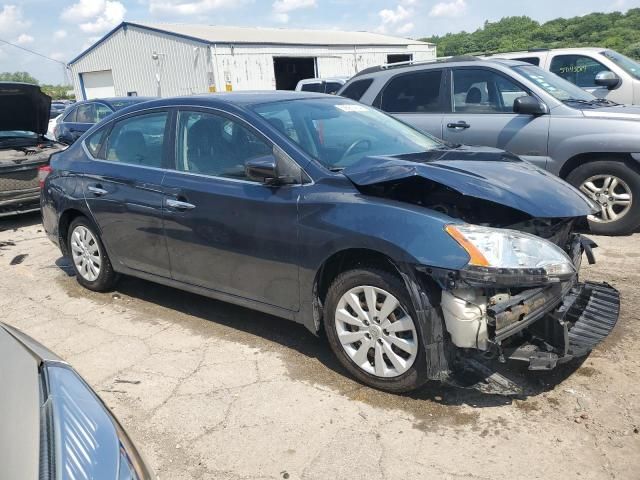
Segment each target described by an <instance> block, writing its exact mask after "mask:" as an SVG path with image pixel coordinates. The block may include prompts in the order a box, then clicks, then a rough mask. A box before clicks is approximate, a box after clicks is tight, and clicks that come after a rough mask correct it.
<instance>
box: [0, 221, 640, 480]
mask: <svg viewBox="0 0 640 480" xmlns="http://www.w3.org/2000/svg"><path fill="white" fill-rule="evenodd" d="M39 222H40V219H39V217H38V216H37V215H35V216H34V215H31V216H27V217H22V218H20V219H4V220H0V311H1V312H2V313H1V314H0V318H2V320H3V321H4V322H6V323H9V324H11V325H13V326H16V327H18V328H20V329H22V330H23V331H25V332H26V333H28V334H29V335H31V336H33V337H34V338H36V339H37V340H39V341H41V342H42V343H44V344H45V345H47V346H48V347H49V348H51V349H52V350H53V351H55V352H56V353H58V354H59V355H60V356H62V357H63V358H65V359H66V360H67V361H69V362H70V363H71V364H72V365H73V366H74V367H75V368H76V369H77V370H78V371H79V372H80V374H81V375H83V376H84V378H85V379H86V380H87V381H88V382H89V383H90V384H91V385H92V386H93V387H94V388H95V390H96V391H97V392H98V393H99V394H100V396H101V397H102V398H103V399H104V400H105V401H106V403H107V404H108V405H109V406H110V407H111V408H112V410H113V411H114V413H115V414H116V415H117V416H118V418H119V419H120V420H121V421H122V423H123V424H124V426H125V428H126V429H127V430H128V431H129V433H130V434H131V435H132V437H133V438H134V439H135V441H136V443H137V444H138V446H139V447H140V449H141V450H142V452H143V454H144V455H145V457H146V458H147V460H148V461H149V463H150V465H151V467H152V468H153V469H154V470H155V472H156V473H157V475H158V477H159V478H162V479H172V480H173V479H176V480H178V479H190V478H197V479H201V478H202V479H214V478H215V479H244V478H251V479H254V478H270V479H271V478H273V479H278V478H285V479H286V478H289V479H299V478H308V479H312V478H313V479H342V478H349V479H360V478H366V479H367V480H375V479H392V478H394V479H395V478H403V479H410V478H438V479H497V478H512V479H517V478H527V479H531V478H544V479H548V480H551V479H563V480H566V479H573V478H580V479H605V478H615V479H637V478H639V475H640V474H639V473H638V472H640V433H638V429H639V428H640V386H639V385H638V380H639V378H640V377H639V374H640V335H639V334H638V330H639V328H640V313H639V310H638V306H640V242H639V240H640V234H635V235H634V236H632V237H622V238H596V237H593V238H594V240H596V242H597V243H599V244H600V246H601V247H600V248H599V249H597V250H596V254H597V258H598V264H596V265H595V266H587V267H585V268H584V275H585V276H586V277H588V278H590V279H593V280H606V281H608V282H610V283H611V284H612V285H614V286H615V287H617V288H618V289H619V290H620V291H621V293H622V302H623V305H622V315H621V318H620V321H619V323H618V325H617V327H616V329H615V330H614V332H613V334H612V335H611V336H610V337H609V338H608V339H607V341H606V342H605V343H604V344H603V345H601V346H600V347H599V348H598V349H597V350H595V351H594V352H593V353H592V354H591V355H590V356H589V357H588V358H587V359H586V360H585V361H584V362H582V363H573V364H570V365H568V366H565V367H564V368H562V369H561V370H557V371H556V372H554V373H553V374H542V375H535V376H534V377H533V379H532V382H534V383H535V385H537V387H538V388H537V393H536V394H535V395H532V396H530V397H528V398H527V399H526V400H511V399H508V398H502V397H494V396H487V395H481V394H478V393H474V392H469V391H465V390H459V389H454V388H447V387H442V386H439V385H436V384H434V385H428V386H427V387H426V388H424V389H422V390H421V391H419V392H418V393H416V394H413V395H411V396H397V395H390V394H385V393H381V392H378V391H374V390H372V389H369V388H367V387H363V386H361V385H359V384H357V383H355V382H354V381H352V380H350V379H349V378H348V377H346V376H345V372H344V371H343V370H342V369H341V368H340V366H339V365H338V364H337V362H336V361H334V359H333V358H332V356H331V354H330V351H329V347H328V345H326V344H325V341H324V340H323V339H318V338H315V337H314V336H312V335H311V334H310V333H308V332H307V331H306V330H305V329H304V328H303V327H302V326H298V325H296V324H293V323H289V322H286V321H284V320H280V319H277V318H274V317H270V316H267V315H264V314H261V313H256V312H253V311H250V310H246V309H243V308H239V307H235V306H231V305H227V304H224V303H221V302H216V301H213V300H209V299H206V298H202V297H198V296H196V295H192V294H188V293H184V292H180V291H178V290H173V289H169V288H165V287H162V286H158V285H155V284H152V283H149V282H145V281H142V280H136V279H132V278H125V279H124V280H123V281H122V282H121V283H120V284H119V287H118V290H117V291H115V292H113V293H109V294H96V293H92V292H89V291H87V290H84V289H82V288H81V287H80V286H79V285H78V284H77V283H76V281H75V279H74V278H73V276H72V274H71V270H70V268H69V267H68V264H67V263H66V262H65V260H64V259H63V258H61V256H60V252H59V251H58V250H57V249H56V248H55V247H54V246H53V245H52V244H51V243H50V242H49V240H48V239H47V238H46V236H45V234H44V232H43V230H42V227H41V225H40V223H39ZM585 263H586V262H585Z"/></svg>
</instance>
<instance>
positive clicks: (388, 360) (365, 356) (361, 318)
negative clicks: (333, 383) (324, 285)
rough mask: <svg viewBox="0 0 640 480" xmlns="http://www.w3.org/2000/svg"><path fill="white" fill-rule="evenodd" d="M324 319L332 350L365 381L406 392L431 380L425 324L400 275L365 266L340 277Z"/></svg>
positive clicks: (326, 303)
mask: <svg viewBox="0 0 640 480" xmlns="http://www.w3.org/2000/svg"><path fill="white" fill-rule="evenodd" d="M355 299H359V300H360V301H359V302H358V301H357V300H355ZM354 303H355V308H352V307H351V305H353V304H354ZM371 304H374V305H375V307H374V308H373V309H371V307H369V305H371ZM395 305H397V306H395ZM394 306H395V308H394ZM391 309H393V310H391ZM344 320H346V321H344ZM323 321H324V327H325V331H326V334H327V339H328V340H329V344H330V345H331V349H332V350H333V352H334V354H335V355H336V357H337V358H338V360H339V361H340V363H341V364H342V365H343V366H344V367H345V368H346V369H347V370H348V371H349V373H351V375H353V376H354V377H355V378H356V379H357V380H358V381H360V382H361V383H364V384H366V385H369V386H371V387H373V388H377V389H379V390H384V391H387V392H392V393H402V392H409V391H411V390H415V389H417V388H419V387H420V386H422V385H424V383H426V382H427V380H428V376H427V364H426V360H425V354H424V345H423V342H422V339H423V335H422V333H423V332H422V330H423V326H422V325H420V322H419V321H418V317H417V315H416V313H415V311H414V308H413V304H412V302H411V299H410V297H409V294H408V292H407V289H406V287H405V285H404V283H403V282H402V280H401V279H399V278H398V277H396V276H394V275H392V274H391V273H388V272H386V271H383V270H377V269H367V268H359V269H356V270H349V271H347V272H344V273H342V274H340V275H338V276H337V277H336V279H335V280H334V281H333V283H332V285H331V287H330V288H329V291H328V293H327V298H326V301H325V308H324V319H323ZM363 348H364V350H363Z"/></svg>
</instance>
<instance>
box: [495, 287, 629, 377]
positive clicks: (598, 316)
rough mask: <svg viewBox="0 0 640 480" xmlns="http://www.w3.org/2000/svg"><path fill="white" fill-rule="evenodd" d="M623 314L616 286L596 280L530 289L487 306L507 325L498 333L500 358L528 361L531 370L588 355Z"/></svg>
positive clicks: (497, 330)
mask: <svg viewBox="0 0 640 480" xmlns="http://www.w3.org/2000/svg"><path fill="white" fill-rule="evenodd" d="M558 289H560V290H558ZM619 313H620V295H619V293H618V291H617V290H616V289H615V288H613V287H612V286H610V285H608V284H607V283H594V282H585V283H576V284H574V285H570V286H567V285H564V286H561V285H557V286H554V287H548V288H545V289H535V290H529V291H527V292H524V293H523V294H521V295H519V296H517V297H513V299H512V300H511V301H509V302H505V303H504V304H499V305H497V306H494V307H493V308H491V309H490V310H489V315H490V318H491V319H492V320H493V322H494V325H495V326H496V327H498V326H500V325H502V324H506V325H504V326H502V328H496V330H495V337H494V346H495V348H496V349H497V351H498V353H499V355H500V358H501V360H517V361H524V362H527V363H528V364H529V369H530V370H550V369H553V368H555V367H556V365H557V364H559V363H564V362H566V361H569V360H571V359H573V358H575V357H580V356H584V355H586V354H587V353H589V351H591V350H592V349H593V348H594V347H595V346H596V345H598V344H599V343H600V342H601V341H602V340H604V339H605V338H606V337H607V336H608V335H609V333H610V332H611V330H613V327H614V326H615V324H616V322H617V321H618V316H619ZM516 317H517V319H515V318H516ZM514 320H515V321H514ZM501 322H502V323H501ZM516 334H518V335H516Z"/></svg>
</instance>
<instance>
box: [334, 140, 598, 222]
mask: <svg viewBox="0 0 640 480" xmlns="http://www.w3.org/2000/svg"><path fill="white" fill-rule="evenodd" d="M342 173H343V174H344V175H346V176H347V177H348V178H349V179H350V180H351V181H352V182H353V183H354V184H355V185H357V186H369V185H374V184H380V183H386V182H393V181H398V180H402V179H405V178H410V177H423V178H425V179H427V180H430V181H432V182H436V183H439V184H441V185H444V186H446V187H449V188H451V189H453V190H455V191H457V192H459V193H461V194H462V195H467V196H470V197H475V198H480V199H482V200H488V201H490V202H494V203H498V204H501V205H505V206H507V207H511V208H514V209H516V210H520V211H522V212H524V213H526V214H528V215H531V216H532V217H539V218H568V217H583V216H586V215H590V214H593V213H596V212H597V211H598V209H597V207H596V205H595V204H594V203H593V202H592V201H591V200H589V199H587V198H586V197H585V196H584V195H582V193H580V192H579V191H578V190H577V189H575V188H574V187H572V186H571V185H569V184H568V183H566V182H565V181H564V180H561V179H560V178H558V177H556V176H554V175H552V174H550V173H548V172H546V171H544V170H541V169H540V168H538V167H536V166H534V165H532V164H530V163H528V162H525V161H523V160H521V159H520V158H518V157H516V156H515V155H512V154H509V153H507V152H504V151H502V150H498V149H493V148H485V147H465V146H462V147H457V148H443V149H435V150H429V151H426V152H422V153H415V154H408V155H400V156H395V157H365V158H363V159H362V160H360V161H359V162H357V163H356V164H354V165H352V166H350V167H347V168H345V169H344V170H343V171H342Z"/></svg>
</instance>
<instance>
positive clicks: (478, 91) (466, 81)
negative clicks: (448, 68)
mask: <svg viewBox="0 0 640 480" xmlns="http://www.w3.org/2000/svg"><path fill="white" fill-rule="evenodd" d="M526 95H528V92H527V91H525V89H524V88H523V87H521V86H520V85H518V84H517V83H515V82H513V81H511V80H509V79H508V78H506V77H504V76H502V75H500V74H499V73H497V72H494V71H492V70H488V69H475V68H460V69H456V70H454V71H453V111H454V112H466V113H513V102H514V101H515V99H516V98H518V97H524V96H526Z"/></svg>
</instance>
